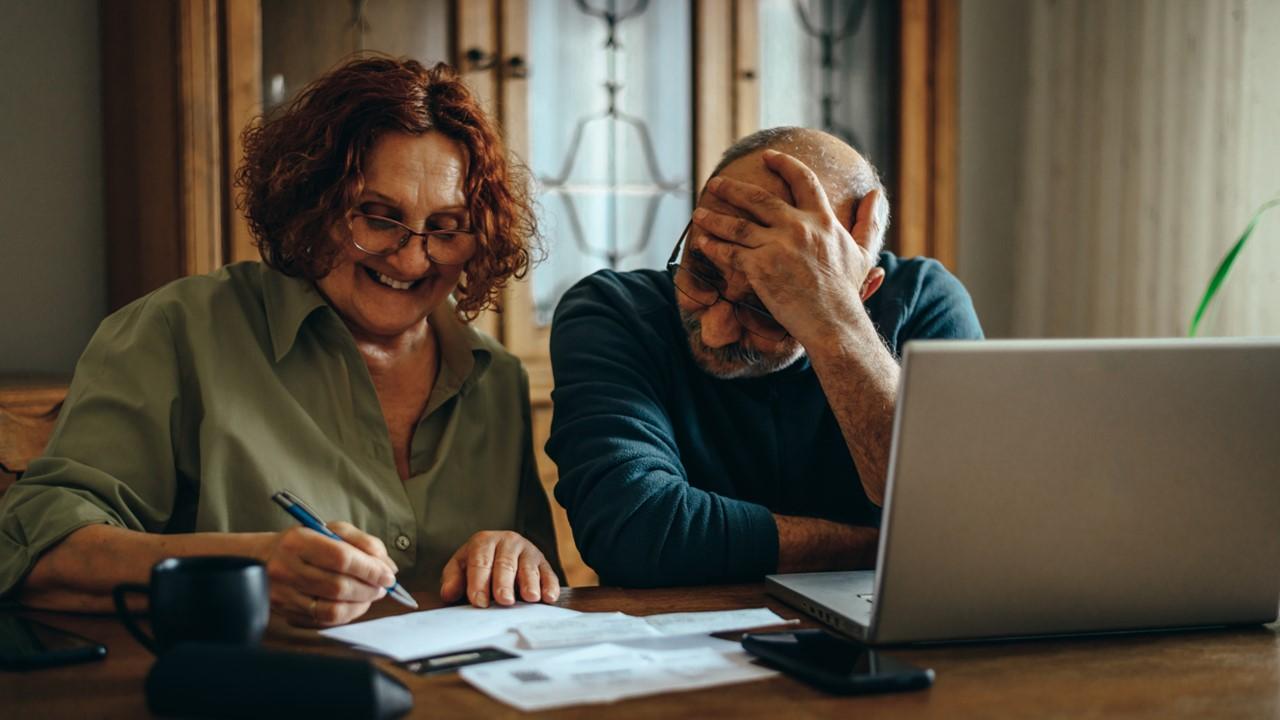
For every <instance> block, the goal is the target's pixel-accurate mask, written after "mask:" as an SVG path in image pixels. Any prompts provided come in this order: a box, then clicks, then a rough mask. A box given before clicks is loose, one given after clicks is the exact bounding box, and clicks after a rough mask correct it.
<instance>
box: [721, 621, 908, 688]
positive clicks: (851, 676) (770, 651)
mask: <svg viewBox="0 0 1280 720" xmlns="http://www.w3.org/2000/svg"><path fill="white" fill-rule="evenodd" d="M742 648H743V649H744V650H746V651H747V652H749V653H751V654H752V655H755V656H756V657H758V658H760V659H761V660H763V661H764V662H765V664H767V665H770V666H772V667H775V668H777V669H779V670H781V671H783V672H785V673H787V674H788V675H792V676H795V677H797V678H799V679H801V680H804V681H805V682H808V683H810V684H812V685H816V686H817V687H819V688H822V689H823V690H826V691H827V692H832V693H839V694H842V695H857V694H863V693H884V692H900V691H904V690H919V689H922V688H927V687H929V686H930V685H932V684H933V670H924V669H921V668H918V667H915V666H914V665H909V664H907V663H905V662H903V661H902V660H899V659H897V658H895V657H893V656H891V655H886V654H885V653H883V652H880V651H879V650H873V649H872V648H869V647H867V646H865V645H861V644H859V643H855V642H853V641H851V640H846V639H844V638H842V637H840V636H838V635H834V634H832V633H829V632H827V631H826V630H794V631H785V632H768V633H748V634H746V635H744V636H742Z"/></svg>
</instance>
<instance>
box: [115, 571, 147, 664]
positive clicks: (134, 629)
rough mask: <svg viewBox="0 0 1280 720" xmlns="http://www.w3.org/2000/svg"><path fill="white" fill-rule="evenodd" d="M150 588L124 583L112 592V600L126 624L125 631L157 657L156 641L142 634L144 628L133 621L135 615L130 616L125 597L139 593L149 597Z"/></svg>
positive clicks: (121, 620) (121, 619)
mask: <svg viewBox="0 0 1280 720" xmlns="http://www.w3.org/2000/svg"><path fill="white" fill-rule="evenodd" d="M150 590H151V589H150V588H148V587H147V586H146V585H139V584H138V583H122V584H120V585H117V586H115V587H114V588H112V590H111V599H112V600H114V601H115V605H116V613H117V614H119V615H120V622H122V623H124V628H125V630H128V631H129V634H130V635H132V636H133V637H134V638H135V639H137V641H138V642H139V643H140V644H141V645H142V647H144V648H146V649H147V650H150V651H151V654H152V655H156V654H157V653H156V641H155V640H154V639H153V638H151V637H150V636H148V635H147V634H146V633H144V632H142V628H140V627H138V623H137V621H135V620H134V619H133V615H131V614H129V604H128V603H127V602H125V596H127V595H128V594H129V593H137V594H139V595H147V594H148V593H149V592H150Z"/></svg>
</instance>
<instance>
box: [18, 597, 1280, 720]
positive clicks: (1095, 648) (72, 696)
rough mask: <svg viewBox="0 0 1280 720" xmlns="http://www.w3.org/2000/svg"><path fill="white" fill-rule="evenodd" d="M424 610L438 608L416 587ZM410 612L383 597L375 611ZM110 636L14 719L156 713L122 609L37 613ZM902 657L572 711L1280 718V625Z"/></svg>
mask: <svg viewBox="0 0 1280 720" xmlns="http://www.w3.org/2000/svg"><path fill="white" fill-rule="evenodd" d="M415 597H416V598H417V599H418V601H419V602H420V603H422V605H423V608H424V609H426V608H430V607H437V606H439V601H438V600H437V599H436V598H435V597H434V596H432V595H431V594H429V593H416V594H415ZM558 604H559V605H561V606H563V607H568V608H573V609H575V610H591V611H602V610H620V611H623V612H627V613H631V614H635V615H648V614H653V613H662V612H680V611H694V610H723V609H730V608H748V607H760V606H768V607H769V608H771V609H773V610H774V611H775V612H777V613H778V614H779V615H782V616H783V617H788V618H793V617H799V618H803V616H802V615H801V614H799V613H798V612H797V611H796V610H794V609H792V608H790V607H788V606H786V605H784V604H782V603H780V602H778V601H777V600H774V599H773V598H771V597H769V596H768V595H766V594H765V592H764V586H763V585H738V586H723V587H705V588H681V589H658V590H622V589H617V588H579V589H574V590H566V591H564V593H563V594H562V596H561V598H560V601H559V603H558ZM397 612H399V606H398V605H396V604H395V603H390V602H382V603H378V606H377V607H376V609H375V611H374V612H372V613H371V615H370V617H379V616H384V615H390V614H395V613H397ZM26 614H27V615H29V616H31V617H33V618H38V619H41V620H42V621H44V622H46V623H49V624H51V625H57V626H59V627H63V628H66V629H68V630H72V631H75V632H79V633H80V634H82V635H86V636H88V637H91V638H94V639H96V640H99V641H101V642H103V643H105V644H106V645H107V647H108V657H107V659H106V660H105V661H102V662H95V663H89V664H84V665H77V666H70V667H64V668H55V669H49V670H40V671H32V672H25V673H0V707H2V708H3V712H0V714H3V715H5V716H7V717H14V718H27V717H30V718H36V717H39V718H99V717H100V718H136V717H146V716H147V710H146V702H145V699H144V697H143V693H142V687H143V679H144V678H145V676H146V673H147V670H148V669H149V668H150V666H151V661H152V658H151V657H150V655H148V654H147V652H146V651H145V650H143V649H142V647H141V646H139V645H138V644H137V643H136V642H134V640H133V639H132V638H131V637H130V636H129V635H128V634H127V633H126V632H125V630H124V629H123V627H121V625H120V624H119V623H118V622H116V621H115V620H114V619H112V618H109V617H103V616H85V615H70V614H61V613H42V612H27V613H26ZM266 644H268V645H270V646H273V647H281V648H289V649H294V650H306V651H314V652H322V653H333V654H351V653H353V651H351V650H348V649H346V648H344V647H341V646H339V645H336V644H334V643H331V642H330V641H328V640H326V639H324V638H321V637H319V636H318V635H316V634H315V633H314V632H311V631H304V630H298V629H294V628H289V627H287V626H284V625H283V624H279V623H277V622H276V621H275V620H273V623H272V626H271V629H270V630H269V631H268V636H267V640H266ZM891 652H893V653H894V654H896V655H898V656H899V657H902V658H903V659H905V660H907V661H908V662H911V663H913V664H915V665H918V666H920V667H931V668H933V669H934V670H935V671H936V672H937V680H936V681H935V684H934V686H933V688H931V689H929V690H925V691H921V692H912V693H904V694H895V695H878V696H865V697H836V696H831V695H826V694H824V693H822V692H820V691H817V690H814V689H811V688H810V687H808V686H806V685H804V684H801V683H799V682H797V681H794V680H792V679H790V678H787V677H777V678H773V679H770V680H764V681H759V682H751V683H744V684H739V685H729V686H723V687H718V688H710V689H706V690H697V691H693V692H682V693H671V694H666V695H658V696H652V697H646V698H637V699H633V700H626V701H623V702H620V703H617V704H614V705H608V706H598V705H597V706H590V705H588V706H578V707H574V708H565V709H563V710H558V711H553V712H549V713H545V714H544V715H545V716H547V717H559V718H595V717H619V718H659V717H660V718H671V717H716V716H722V717H761V718H771V719H776V718H828V717H830V718H835V717H839V718H858V720H863V719H864V718H878V717H889V716H893V717H896V718H902V717H923V718H956V717H973V716H981V717H1019V718H1025V717H1104V716H1107V717H1109V716H1117V715H1120V716H1125V717H1153V718H1155V717H1158V718H1174V717H1215V718H1225V717H1242V718H1261V717H1268V718H1280V623H1277V624H1272V625H1266V626H1257V627H1252V628H1241V629H1230V630H1215V631H1193V632H1181V633H1162V634H1143V635H1126V636H1108V637H1099V638H1071V639H1055V640H1035V641H1024V642H1003V643H989V644H970V645H950V646H932V647H914V648H897V649H893V650H891ZM379 662H380V663H381V664H383V666H384V667H387V668H388V669H390V670H391V671H392V673H393V674H395V675H396V676H397V677H399V678H400V679H401V680H402V681H404V682H405V683H406V684H407V685H408V686H409V687H410V688H411V689H412V690H413V692H414V697H415V701H416V705H415V708H414V711H413V713H412V714H411V715H410V716H409V717H422V718H427V717H432V718H440V717H484V718H516V717H524V716H525V715H524V714H523V713H520V712H517V711H516V710H514V709H512V708H508V707H507V706H505V705H502V704H500V703H497V702H495V701H493V700H490V699H489V698H488V697H487V696H485V695H482V694H481V693H480V692H478V691H476V690H474V689H472V688H471V687H470V686H469V685H467V684H466V683H464V682H463V681H462V680H461V679H460V678H459V677H458V676H457V675H456V674H449V675H441V676H433V677H419V676H416V675H412V674H410V673H406V672H403V671H401V670H399V669H398V668H395V667H394V666H392V665H391V664H390V663H385V662H383V661H379Z"/></svg>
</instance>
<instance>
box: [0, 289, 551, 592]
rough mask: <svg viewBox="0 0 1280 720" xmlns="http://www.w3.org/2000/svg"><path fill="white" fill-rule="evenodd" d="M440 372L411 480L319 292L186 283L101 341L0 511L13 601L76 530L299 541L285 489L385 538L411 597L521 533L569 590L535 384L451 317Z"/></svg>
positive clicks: (441, 335)
mask: <svg viewBox="0 0 1280 720" xmlns="http://www.w3.org/2000/svg"><path fill="white" fill-rule="evenodd" d="M431 323H432V325H433V326H434V328H435V330H436V333H437V337H438V339H439V346H440V360H441V362H440V370H439V374H438V376H437V378H436V382H435V385H434V387H433V389H432V391H431V396H430V398H429V399H428V402H427V408H426V411H425V412H424V413H423V416H422V418H421V419H420V420H419V422H418V425H417V428H416V429H415V431H414V435H413V442H412V448H411V457H410V477H409V479H408V480H407V481H401V479H400V476H399V474H398V472H397V471H396V465H395V460H394V457H393V454H392V449H391V441H390V437H389V435H388V432H387V426H386V422H385V420H384V419H383V416H382V409H381V406H380V404H379V402H378V397H377V394H376V393H375V391H374V386H373V381H372V379H371V378H370V376H369V372H368V369H367V367H366V366H365V363H364V361H363V359H362V357H361V355H360V353H359V351H358V350H357V348H356V345H355V341H354V339H353V338H352V336H351V333H350V332H349V331H348V330H347V328H346V326H345V325H344V324H343V322H342V320H341V319H340V318H339V317H338V315H337V314H336V313H335V312H334V311H333V309H332V308H331V307H330V306H329V305H328V304H327V303H326V302H325V300H324V298H323V297H322V296H321V295H320V294H319V292H317V291H316V289H315V287H314V286H313V285H312V284H311V283H310V282H308V281H306V280H301V279H296V278H290V277H287V276H285V275H282V274H280V273H278V272H276V271H274V270H271V269H269V268H267V267H266V266H265V265H262V264H260V263H239V264H235V265H231V266H228V267H225V268H223V269H221V270H219V271H217V272H215V273H213V274H211V275H206V276H199V277H190V278H185V279H182V280H179V281H177V282H174V283H171V284H169V285H167V286H165V287H164V288H161V289H160V290H157V291H156V292H153V293H151V294H150V295H147V296H146V297H143V298H141V299H139V300H137V301H136V302H134V303H132V304H130V305H128V306H126V307H124V308H122V309H121V310H120V311H118V312H116V313H114V314H112V315H111V316H110V317H108V318H107V319H106V320H104V321H103V323H102V325H101V326H100V327H99V328H98V331H97V333H96V334H95V335H94V337H93V339H92V340H91V341H90V343H89V346H88V348H87V349H86V350H85V352H84V355H83V356H82V357H81V358H80V362H79V364H78V365H77V367H76V372H75V377H74V379H73V380H72V383H71V388H70V390H69V392H68V394H67V399H66V402H65V404H64V405H63V408H62V412H61V414H60V416H59V418H58V424H57V427H56V429H55V430H54V433H53V436H52V438H51V439H50V442H49V446H48V448H47V449H46V451H45V454H44V456H43V457H41V458H39V459H37V460H35V461H33V462H32V463H31V466H30V470H29V471H28V472H27V473H26V475H24V476H23V478H22V479H21V480H20V481H18V482H17V483H15V484H14V485H13V486H12V487H11V488H10V489H9V491H8V492H7V493H6V494H5V495H4V498H3V500H2V501H0V595H3V594H7V593H9V592H10V591H11V590H12V589H14V587H15V586H16V585H17V584H18V583H19V582H20V581H21V579H22V578H23V577H25V575H26V573H27V572H29V571H30V569H31V567H32V565H34V564H35V561H36V559H37V558H38V557H39V556H40V554H41V553H42V552H44V551H45V550H47V549H48V548H49V547H50V546H52V545H54V544H55V543H57V542H58V541H59V540H61V539H62V538H64V537H66V536H67V535H68V534H69V533H71V532H72V531H74V530H76V529H78V528H81V527H84V526H86V525H91V524H95V523H107V524H110V525H115V526H118V527H122V528H128V529H131V530H139V531H145V532H153V533H183V532H204V531H224V532H254V531H273V530H284V529H288V528H290V527H292V526H293V525H295V524H296V522H295V521H294V520H293V519H292V518H291V517H290V516H289V515H288V514H286V513H285V512H284V511H283V510H281V509H280V508H279V507H278V506H276V504H275V503H273V502H272V501H271V495H272V494H273V493H275V492H276V491H277V490H280V489H288V490H291V491H292V492H294V493H295V494H296V495H298V496H299V497H301V498H302V499H304V500H305V501H307V503H308V504H309V505H311V506H312V507H313V508H314V509H315V510H316V511H317V512H318V513H319V514H320V515H321V517H323V518H324V519H325V520H347V521H349V522H351V523H352V524H354V525H355V526H356V527H359V528H361V529H362V530H364V531H365V532H368V533H370V534H372V535H375V536H377V537H379V538H381V539H382V541H383V542H384V543H385V544H386V546H387V550H388V552H389V554H390V555H391V557H392V559H393V560H395V562H396V564H397V565H398V566H399V567H400V574H399V576H398V577H399V580H400V582H401V583H402V584H404V585H405V586H406V587H407V588H409V589H411V590H414V589H424V590H426V589H435V588H438V587H439V579H440V573H441V570H442V569H443V567H444V564H445V562H446V561H447V560H448V559H449V557H450V556H451V555H452V554H453V553H454V551H456V550H457V549H458V548H459V547H460V546H461V545H462V544H463V543H464V542H466V540H467V539H468V538H469V537H470V536H471V535H472V534H473V533H475V532H477V531H479V530H515V531H517V532H520V533H522V534H524V535H525V536H526V537H528V538H529V539H530V540H532V541H533V542H534V543H536V544H537V545H538V547H539V548H540V549H541V550H542V551H543V553H544V554H546V556H547V558H548V560H550V561H551V563H552V565H553V566H555V567H556V570H557V572H559V563H558V561H557V558H556V546H555V533H554V530H553V527H552V523H551V515H550V509H549V506H548V503H547V497H546V494H545V492H544V491H543V489H542V485H541V483H540V481H539V479H538V474H537V468H536V466H535V461H534V456H533V444H532V434H531V424H530V409H529V393H528V377H527V375H526V374H525V372H524V369H523V367H521V365H520V362H519V360H517V359H516V358H515V356H513V355H511V354H510V353H508V352H506V351H505V350H503V349H502V347H501V346H499V345H498V344H497V343H496V342H495V341H493V340H492V339H490V338H488V337H486V336H483V335H481V334H480V333H478V332H476V331H475V330H474V329H472V328H470V327H468V326H467V325H464V324H463V323H462V322H460V321H459V320H458V319H457V317H456V316H455V315H454V314H453V312H452V308H451V307H448V306H443V307H441V308H438V309H437V310H436V311H435V312H434V313H432V315H431Z"/></svg>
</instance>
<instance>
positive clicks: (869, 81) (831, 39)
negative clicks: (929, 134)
mask: <svg viewBox="0 0 1280 720" xmlns="http://www.w3.org/2000/svg"><path fill="white" fill-rule="evenodd" d="M758 7H759V34H760V37H759V48H760V64H759V68H760V71H759V76H760V126H761V127H773V126H777V125H800V126H804V127H816V128H822V129H824V130H826V131H827V132H830V133H831V134H833V135H836V136H839V137H841V138H843V139H844V140H845V141H846V142H848V143H849V144H850V145H852V146H853V147H854V148H856V149H857V150H858V151H859V152H861V153H862V154H863V155H864V156H865V157H866V158H867V159H868V160H870V161H871V162H872V164H874V165H875V166H876V167H877V168H878V169H879V170H880V172H881V175H882V177H883V178H884V180H885V183H886V185H889V184H890V178H889V177H888V175H889V174H891V173H892V171H893V168H894V164H895V163H894V160H895V152H894V147H895V142H896V136H895V128H896V121H895V118H896V116H897V115H896V111H895V105H896V97H895V92H896V83H895V78H896V76H897V72H896V71H897V54H898V47H899V45H898V4H897V0H759V6H758Z"/></svg>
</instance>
